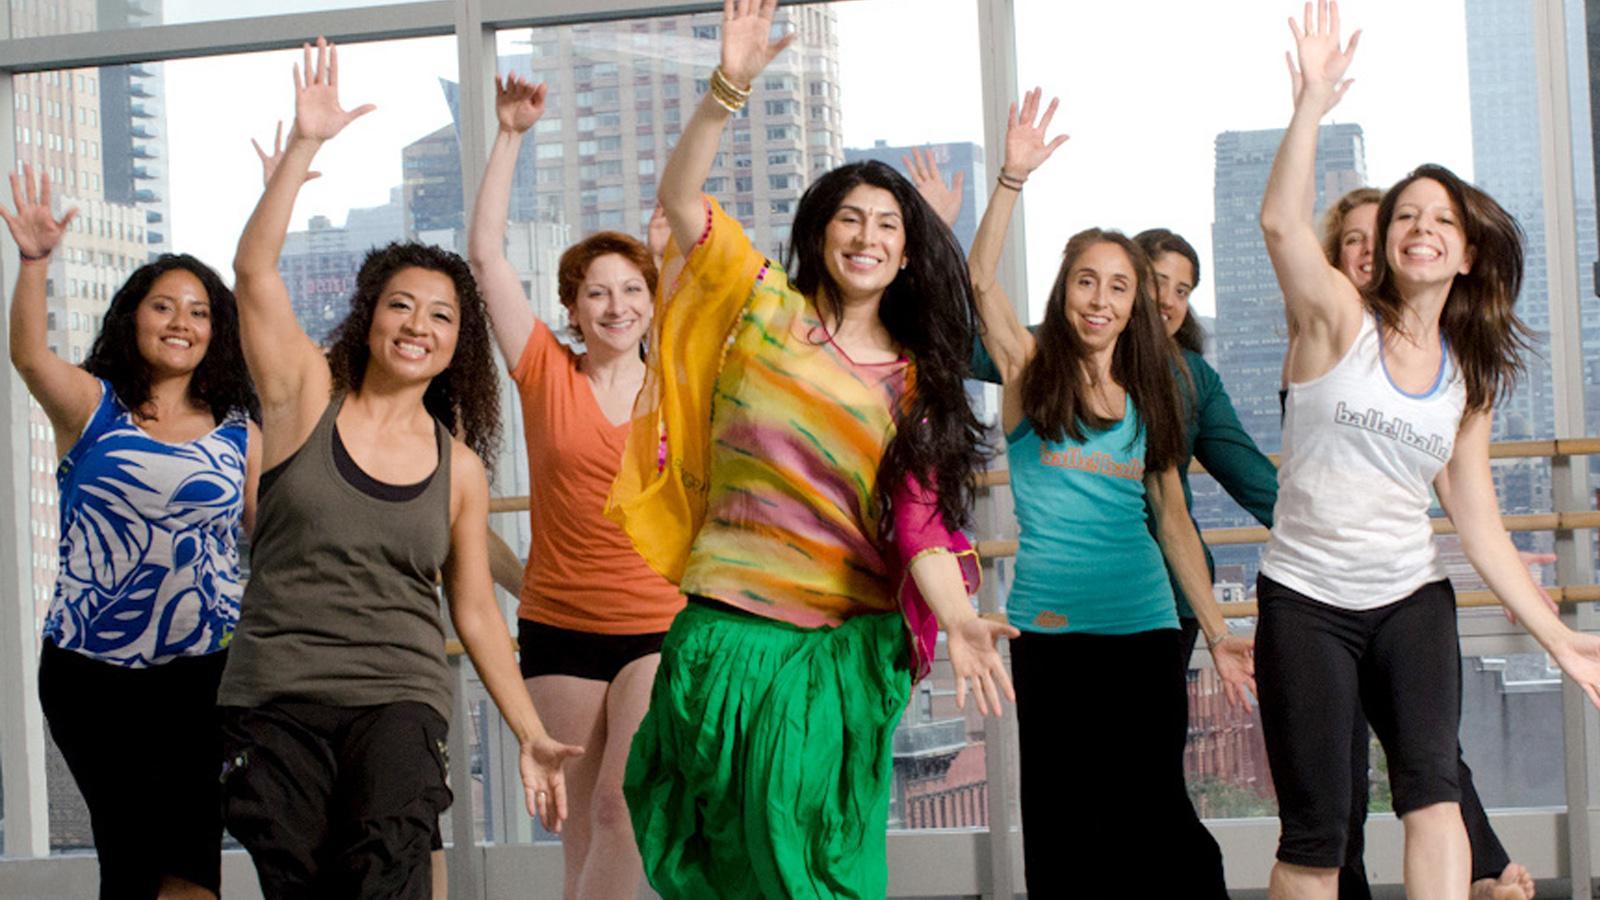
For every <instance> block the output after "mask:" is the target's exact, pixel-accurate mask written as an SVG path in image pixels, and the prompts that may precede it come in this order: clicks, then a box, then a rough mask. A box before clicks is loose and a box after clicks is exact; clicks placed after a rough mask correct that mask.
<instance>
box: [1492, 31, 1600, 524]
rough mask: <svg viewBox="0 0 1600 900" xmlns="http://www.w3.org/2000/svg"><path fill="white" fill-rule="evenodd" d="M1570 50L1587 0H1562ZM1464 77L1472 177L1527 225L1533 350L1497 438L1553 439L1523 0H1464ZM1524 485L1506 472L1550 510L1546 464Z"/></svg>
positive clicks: (1581, 124)
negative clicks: (1469, 109) (1469, 110)
mask: <svg viewBox="0 0 1600 900" xmlns="http://www.w3.org/2000/svg"><path fill="white" fill-rule="evenodd" d="M1564 7H1565V11H1566V17H1567V22H1568V23H1569V27H1568V30H1567V37H1568V46H1567V48H1566V50H1567V54H1568V56H1569V57H1570V58H1571V59H1574V60H1581V59H1583V58H1584V55H1585V46H1584V42H1585V32H1584V29H1583V28H1580V27H1578V23H1581V22H1584V21H1585V16H1584V4H1583V2H1582V0H1566V2H1565V3H1564ZM1466 22H1467V78H1468V81H1469V82H1470V84H1471V89H1472V157H1473V176H1474V178H1475V180H1476V182H1477V184H1478V186H1479V187H1481V188H1483V189H1484V190H1486V191H1488V192H1489V193H1490V194H1491V195H1492V196H1493V197H1494V198H1495V199H1496V200H1498V201H1499V202H1500V204H1501V205H1502V206H1504V207H1505V208H1506V210H1507V211H1509V212H1510V213H1511V214H1512V215H1513V216H1515V217H1516V219H1517V221H1518V222H1520V223H1521V224H1522V228H1523V230H1524V231H1525V232H1526V233H1527V242H1526V245H1525V257H1524V258H1525V264H1526V268H1525V271H1524V276H1523V282H1522V296H1521V297H1520V298H1519V299H1518V301H1517V314H1518V315H1519V316H1520V317H1521V318H1522V320H1523V321H1524V322H1527V323H1528V325H1529V326H1530V327H1532V328H1533V330H1534V331H1535V333H1536V335H1537V337H1536V339H1535V352H1534V353H1530V354H1527V355H1526V356H1525V360H1526V362H1527V366H1528V370H1527V374H1526V377H1524V378H1522V379H1521V380H1520V381H1519V383H1518V386H1517V390H1516V393H1515V394H1514V395H1513V396H1512V398H1511V400H1510V401H1509V402H1507V403H1502V404H1501V405H1500V406H1499V407H1497V408H1496V410H1495V423H1494V438H1495V439H1496V440H1515V439H1520V438H1547V437H1551V436H1553V435H1554V432H1555V408H1554V400H1555V398H1554V391H1553V388H1552V376H1553V373H1552V371H1551V368H1550V355H1549V336H1548V335H1549V329H1550V306H1549V297H1550V288H1551V286H1550V283H1549V274H1548V273H1549V266H1548V262H1547V260H1546V256H1545V227H1544V171H1543V166H1542V165H1541V159H1542V156H1541V153H1540V139H1539V104H1538V97H1539V82H1538V72H1537V69H1536V68H1535V66H1536V64H1537V63H1536V61H1535V59H1534V22H1533V8H1532V7H1531V6H1528V5H1527V4H1525V3H1520V2H1517V0H1467V2H1466ZM1585 74H1586V73H1585V72H1584V70H1583V68H1582V67H1580V66H1571V67H1570V68H1569V84H1568V87H1569V89H1570V90H1571V97H1572V105H1571V114H1572V119H1573V146H1572V153H1573V159H1574V162H1575V165H1574V166H1573V181H1574V187H1575V189H1576V190H1575V197H1574V201H1575V203H1576V206H1577V225H1578V277H1579V299H1580V302H1581V304H1582V306H1581V309H1582V320H1583V335H1582V341H1583V351H1584V352H1583V359H1584V360H1585V363H1584V366H1585V372H1584V375H1585V376H1586V377H1585V383H1586V395H1587V398H1588V404H1589V407H1590V409H1592V410H1595V412H1592V413H1591V414H1590V416H1589V427H1590V429H1593V428H1595V427H1597V426H1600V366H1596V365H1595V362H1594V361H1595V360H1596V359H1600V298H1597V297H1596V295H1595V265H1596V260H1597V258H1600V247H1597V246H1596V234H1597V232H1596V220H1595V214H1596V208H1595V170H1594V168H1593V166H1592V163H1591V160H1592V159H1593V147H1594V139H1593V134H1592V132H1591V130H1590V116H1589V103H1590V101H1589V85H1588V84H1587V83H1586V81H1585ZM1517 468H1527V469H1529V470H1530V471H1529V472H1528V473H1525V476H1526V477H1523V478H1521V479H1519V482H1518V484H1516V485H1511V484H1506V483H1504V482H1505V481H1506V479H1501V481H1502V484H1501V485H1500V486H1501V489H1502V495H1501V503H1502V505H1503V506H1504V507H1505V509H1506V511H1507V512H1528V511H1533V510H1542V509H1548V508H1549V503H1550V482H1549V468H1548V465H1547V464H1545V463H1543V462H1528V463H1524V464H1522V465H1520V466H1518V467H1517Z"/></svg>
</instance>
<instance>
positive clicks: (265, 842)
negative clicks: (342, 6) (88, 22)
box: [219, 40, 582, 898]
mask: <svg viewBox="0 0 1600 900" xmlns="http://www.w3.org/2000/svg"><path fill="white" fill-rule="evenodd" d="M317 44H318V46H317V49H316V54H315V56H316V58H315V60H313V54H312V49H311V48H310V47H309V46H308V47H306V48H305V69H304V78H303V79H302V76H301V70H300V69H299V68H298V67H297V68H296V73H295V84H296V95H295V122H294V128H293V130H292V132H291V133H290V136H289V140H288V145H287V147H286V148H285V149H284V151H283V155H282V157H281V159H278V160H277V161H276V162H277V165H276V166H275V168H274V170H273V171H272V173H271V175H270V177H269V179H268V182H267V188H266V192H265V193H264V194H263V195H262V198H261V201H260V203H259V204H258V205H257V207H256V210H255V213H254V214H253V215H252V217H251V219H250V221H249V223H248V224H247V225H246V226H245V231H244V234H243V236H242V237H241V238H240V240H239V249H238V254H237V256H236V257H235V260H234V269H235V272H236V274H237V285H238V287H237V291H238V296H239V308H240V318H241V322H242V330H243V336H244V349H245V358H246V361H247V363H248V364H249V367H250V371H251V374H252V375H253V376H254V377H255V379H256V382H257V384H258V385H259V386H260V391H261V398H262V408H263V417H262V418H263V422H262V435H263V444H264V447H263V455H264V459H263V468H264V472H263V478H262V481H263V486H262V490H261V492H260V493H261V507H260V512H259V514H258V517H257V528H256V530H255V533H254V535H253V538H254V549H255V556H254V560H253V562H254V566H253V568H254V572H253V577H252V579H251V582H250V585H249V587H248V588H247V590H246V594H247V596H246V600H245V603H244V605H245V607H246V611H245V613H244V614H243V616H242V618H241V621H240V624H239V628H238V631H237V633H236V637H235V640H234V643H233V647H232V651H231V653H230V659H229V664H228V667H227V670H226V672H225V673H224V675H223V683H222V688H221V690H220V692H219V703H220V704H221V705H222V707H223V719H224V760H223V795H224V801H223V805H224V818H225V819H226V821H227V825H228V828H229V830H230V831H231V832H232V833H233V834H234V836H235V837H237V838H238V839H239V840H240V842H241V843H243V844H244V845H245V847H246V848H247V849H248V850H249V851H250V853H251V856H252V857H253V858H254V860H255V864H256V870H257V873H258V874H259V876H260V880H261V886H262V890H263V892H264V893H265V894H266V896H268V897H280V896H284V897H287V896H296V897H298V896H344V897H357V896H359V897H408V898H409V897H417V898H425V897H429V896H430V894H431V884H430V856H429V850H430V845H431V844H432V843H433V842H435V841H436V840H437V820H438V816H439V814H440V813H441V812H442V811H443V810H444V809H445V808H446V807H448V806H449V803H450V792H449V789H448V787H446V782H445V776H446V773H445V763H446V760H445V758H444V746H445V744H444V739H445V733H446V730H447V727H448V725H447V723H448V717H449V712H450V690H449V673H448V669H447V667H446V663H445V657H444V628H443V624H442V622H441V620H440V609H439V603H438V599H437V593H436V590H435V584H436V582H437V581H440V580H442V582H443V584H444V587H445V589H446V590H447V591H448V593H449V596H450V612H451V619H452V621H453V623H454V625H455V629H456V632H457V634H458V635H459V636H460V638H461V640H462V642H463V643H464V644H465V645H466V648H467V652H468V654H469V655H470V656H471V657H472V661H473V664H474V665H475V666H476V667H477V670H478V673H479V675H480V676H481V677H482V679H483V683H484V686H485V687H487V688H488V690H489V694H490V696H491V697H492V698H493V699H494V701H495V704H496V705H497V706H498V707H499V708H500V710H501V712H502V714H504V715H505V717H506V719H507V720H508V721H509V722H510V724H511V727H512V730H513V731H514V732H515V734H516V735H517V738H518V741H519V743H520V744H521V751H522V752H521V768H522V778H523V783H524V787H525V788H526V791H527V801H528V808H529V811H530V812H532V813H534V814H536V815H538V816H539V817H540V818H541V819H542V820H543V821H544V823H545V825H546V827H550V828H559V826H560V823H561V820H562V818H563V817H564V815H565V797H564V794H563V785H562V773H561V767H562V763H563V761H564V760H565V759H567V758H569V757H572V756H575V755H577V754H579V753H581V752H582V751H581V750H580V749H578V748H575V747H569V746H565V745H563V744H560V743H558V742H556V741H554V740H553V739H551V738H550V737H549V735H548V734H547V733H546V732H545V729H544V726H543V725H542V723H541V722H540V720H539V717H538V715H537V714H536V713H535V712H534V709H533V704H532V702H531V701H530V700H529V699H528V694H527V692H526V691H524V690H523V689H522V684H521V678H520V675H519V674H518V669H517V663H516V661H515V659H514V658H513V657H512V654H511V649H510V648H511V637H510V634H509V632H508V631H507V629H506V625H505V620H504V619H503V618H502V617H501V614H500V609H499V607H498V605H497V604H496V602H495V600H494V596H493V593H492V591H493V588H492V587H491V583H490V577H489V565H488V551H487V544H486V535H487V528H488V500H489V496H488V495H489V490H488V480H487V476H486V474H485V471H484V465H483V463H482V461H481V460H480V456H482V457H485V458H491V459H492V458H493V453H494V451H495V450H496V448H497V444H498V442H499V430H500V423H499V403H498V390H497V377H496V373H495V370H494V363H493V356H492V350H491V347H490V342H489V329H488V323H487V317H486V315H485V312H484V307H483V301H482V299H481V298H480V297H479V295H478V292H477V287H476V285H475V284H474V282H473V279H472V274H471V272H470V271H469V270H468V268H467V265H466V262H465V261H463V260H462V259H461V258H460V257H458V256H456V255H454V254H452V253H449V252H446V251H444V250H441V249H439V248H437V247H432V246H425V245H420V244H391V245H390V246H388V247H385V248H382V249H379V250H374V251H373V252H372V253H370V254H369V255H368V257H367V259H366V261H365V262H364V263H363V265H362V267H361V272H360V274H359V275H358V276H357V279H356V293H355V297H354V298H353V299H352V303H351V312H350V314H349V316H348V317H347V318H346V319H345V321H344V322H343V323H342V324H341V325H340V326H339V327H338V329H337V330H336V331H335V333H334V336H333V338H332V343H333V346H332V347H331V348H330V349H329V352H328V354H327V356H324V355H323V353H322V352H321V351H320V350H319V349H318V348H317V347H316V346H315V345H314V344H313V343H312V342H311V340H310V339H309V338H308V337H307V336H306V335H305V333H304V332H303V331H301V330H300V327H299V325H298V324H297V323H296V321H295V318H294V314H293V311H292V309H291V307H290V304H289V295H288V291H287V288H286V287H285V285H284V283H283V280H282V278H281V277H280V276H279V274H278V269H277V263H278V255H279V252H280V251H281V249H282V245H283V238H284V232H285V230H286V229H287V227H288V222H289V216H290V213H291V210H292V208H293V205H294V199H295V195H296V194H297V193H298V192H299V188H300V185H301V184H302V183H303V182H304V181H305V180H306V178H307V172H308V171H309V168H310V164H311V160H312V158H313V157H314V156H315V155H316V152H317V149H318V148H319V147H320V146H321V144H322V143H323V142H324V141H326V140H328V139H330V138H332V137H334V136H335V135H337V134H338V133H339V132H340V131H341V130H342V129H343V128H344V126H345V125H347V124H349V123H350V122H351V121H352V120H354V119H355V118H357V117H359V116H361V115H363V114H365V113H367V112H369V111H371V109H372V108H371V107H370V106H364V107H359V108H357V109H355V110H351V111H346V110H345V109H343V108H342V107H341V106H340V104H339V99H338V88H337V81H338V59H337V55H336V53H335V51H334V50H333V49H332V48H331V47H329V46H327V45H326V43H325V42H323V41H321V40H319V41H318V42H317ZM452 435H456V436H452Z"/></svg>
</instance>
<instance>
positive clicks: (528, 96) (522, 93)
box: [494, 72, 550, 134]
mask: <svg viewBox="0 0 1600 900" xmlns="http://www.w3.org/2000/svg"><path fill="white" fill-rule="evenodd" d="M549 93H550V89H549V87H548V86H547V85H545V84H544V83H543V82H540V83H539V84H534V83H532V82H530V81H528V80H527V79H526V78H523V77H522V76H521V75H518V74H517V73H515V72H512V73H511V74H510V75H507V76H505V77H504V78H501V77H500V76H499V75H496V76H495V77H494V115H495V118H496V119H498V120H499V121H500V130H501V131H507V132H510V133H511V134H522V133H524V132H526V131H527V130H528V129H529V128H532V127H533V123H535V122H537V121H539V117H540V116H543V115H544V99H545V97H546V96H547V95H548V94H549Z"/></svg>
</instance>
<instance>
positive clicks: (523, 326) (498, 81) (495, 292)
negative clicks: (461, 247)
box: [467, 73, 548, 367]
mask: <svg viewBox="0 0 1600 900" xmlns="http://www.w3.org/2000/svg"><path fill="white" fill-rule="evenodd" d="M547 93H548V89H547V88H546V87H545V85H543V84H532V83H530V82H528V81H525V80H523V79H522V78H521V77H520V76H518V75H516V74H515V73H512V74H510V75H507V76H505V77H504V78H501V77H500V76H495V79H494V112H495V118H496V119H498V120H499V123H500V128H499V130H498V131H496V132H495V136H494V146H493V148H491V149H490V151H489V163H488V166H487V167H486V168H485V169H484V173H483V184H482V185H480V186H479V187H478V199H477V201H476V202H474V203H473V205H472V228H471V230H470V231H469V232H468V234H467V260H468V261H469V262H470V263H471V264H472V274H473V276H474V277H475V278H477V279H478V290H479V291H480V292H481V293H482V294H483V301H484V303H485V304H486V305H487V306H488V307H489V321H490V323H491V324H492V325H493V326H494V338H495V344H496V345H497V346H498V347H499V348H500V355H501V356H503V357H505V361H506V365H507V366H511V367H514V366H516V364H517V360H518V358H520V357H521V356H522V350H523V347H524V346H525V345H526V344H527V343H528V335H530V334H532V333H533V321H534V319H533V307H532V306H531V305H529V303H528V297H527V295H526V294H524V293H523V290H522V278H521V277H520V276H519V275H518V274H517V270H516V268H515V267H514V266H512V265H511V261H510V260H508V259H506V252H505V243H506V218H507V216H508V215H509V211H510V208H511V182H512V178H513V176H514V175H515V173H516V167H517V153H518V151H519V150H520V149H521V147H522V139H523V136H524V135H526V134H527V133H528V129H530V128H532V127H533V125H534V123H535V122H538V121H539V117H540V116H542V115H544V100H545V96H546V95H547Z"/></svg>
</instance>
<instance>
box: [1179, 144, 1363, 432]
mask: <svg viewBox="0 0 1600 900" xmlns="http://www.w3.org/2000/svg"><path fill="white" fill-rule="evenodd" d="M1282 140H1283V130H1282V129H1269V130H1265V131H1225V132H1223V133H1222V134H1219V135H1217V141H1216V148H1217V151H1216V152H1217V158H1216V187H1215V216H1216V219H1215V221H1214V222H1213V223H1212V226H1211V253H1212V259H1213V260H1214V262H1213V267H1214V270H1215V272H1216V275H1215V276H1214V277H1215V279H1216V281H1215V284H1216V296H1217V318H1216V325H1215V328H1216V332H1215V339H1216V355H1217V371H1218V372H1219V373H1220V374H1221V375H1222V378H1223V381H1225V382H1226V383H1227V385H1228V393H1229V394H1230V395H1231V396H1232V397H1233V405H1234V409H1236V410H1237V411H1238V413H1239V421H1240V422H1241V423H1242V424H1243V425H1244V428H1245V430H1246V431H1248V432H1249V433H1250V436H1251V437H1252V438H1254V439H1255V441H1256V443H1257V444H1260V445H1261V448H1262V449H1263V450H1265V451H1267V452H1269V453H1270V452H1274V451H1276V450H1277V449H1278V448H1279V446H1280V445H1281V444H1282V440H1281V436H1280V428H1279V422H1278V416H1279V411H1278V386H1279V383H1280V380H1281V378H1282V373H1283V356H1284V353H1285V351H1286V350H1287V349H1288V346H1289V342H1288V335H1287V334H1286V333H1285V330H1284V327H1285V326H1284V318H1283V294H1282V293H1281V292H1280V291H1279V290H1278V277H1277V275H1276V274H1275V273H1274V272H1273V270H1272V261H1271V260H1269V259H1268V258H1267V248H1266V244H1265V243H1263V241H1262V238H1261V225H1260V210H1261V195H1262V193H1263V192H1264V191H1265V189H1266V185H1267V174H1268V173H1269V172H1270V171H1271V169H1272V158H1273V156H1275V155H1276V154H1277V152H1278V144H1279V142H1280V141H1282ZM1366 180H1367V162H1366V143H1365V138H1364V136H1363V135H1362V132H1361V126H1359V125H1353V124H1343V125H1323V126H1322V127H1321V128H1319V129H1318V131H1317V170H1316V189H1317V202H1316V208H1317V209H1322V208H1323V207H1325V206H1326V205H1327V204H1328V203H1329V202H1332V201H1333V200H1336V199H1338V197H1339V196H1340V195H1341V194H1343V193H1344V192H1345V191H1348V190H1351V189H1352V188H1356V187H1360V186H1361V185H1364V184H1366Z"/></svg>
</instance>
